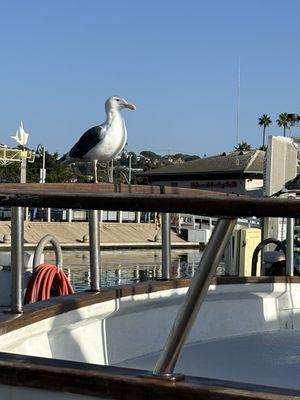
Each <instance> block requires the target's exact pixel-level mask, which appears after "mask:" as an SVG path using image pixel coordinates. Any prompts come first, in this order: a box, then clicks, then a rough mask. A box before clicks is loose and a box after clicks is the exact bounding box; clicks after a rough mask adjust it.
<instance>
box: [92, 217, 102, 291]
mask: <svg viewBox="0 0 300 400" xmlns="http://www.w3.org/2000/svg"><path fill="white" fill-rule="evenodd" d="M89 240H90V271H91V291H93V292H99V291H100V279H101V273H100V270H101V265H100V263H101V260H100V240H99V215H98V210H90V211H89Z"/></svg>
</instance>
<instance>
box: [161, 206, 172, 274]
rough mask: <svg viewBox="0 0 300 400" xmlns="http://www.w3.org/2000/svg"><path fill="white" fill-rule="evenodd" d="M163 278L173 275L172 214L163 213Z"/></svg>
mask: <svg viewBox="0 0 300 400" xmlns="http://www.w3.org/2000/svg"><path fill="white" fill-rule="evenodd" d="M161 247H162V278H163V279H170V276H171V273H170V271H171V224H170V214H169V213H161Z"/></svg>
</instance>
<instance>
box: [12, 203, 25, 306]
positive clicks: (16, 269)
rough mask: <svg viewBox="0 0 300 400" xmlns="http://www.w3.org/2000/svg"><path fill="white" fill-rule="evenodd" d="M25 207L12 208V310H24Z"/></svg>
mask: <svg viewBox="0 0 300 400" xmlns="http://www.w3.org/2000/svg"><path fill="white" fill-rule="evenodd" d="M23 273H24V209H23V208H22V207H12V208H11V312H12V313H15V314H18V313H22V312H23Z"/></svg>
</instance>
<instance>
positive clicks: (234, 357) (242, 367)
mask: <svg viewBox="0 0 300 400" xmlns="http://www.w3.org/2000/svg"><path fill="white" fill-rule="evenodd" d="M157 358H158V353H156V354H152V355H147V356H143V357H138V358H135V359H131V360H127V361H124V362H122V363H120V364H118V366H122V367H129V368H140V369H146V370H149V371H151V370H153V368H154V365H155V362H156V360H157ZM299 371H300V331H288V330H282V331H273V332H266V333H257V334H250V335H245V336H237V337H231V338H228V339H221V340H210V341H202V342H201V343H200V342H199V343H197V344H193V345H188V346H185V348H184V349H183V352H182V354H181V356H180V358H179V361H178V363H177V368H176V372H181V373H184V374H186V375H191V376H199V377H206V378H217V379H224V380H228V381H235V382H245V383H254V384H258V385H267V386H274V387H281V388H290V389H300V379H299Z"/></svg>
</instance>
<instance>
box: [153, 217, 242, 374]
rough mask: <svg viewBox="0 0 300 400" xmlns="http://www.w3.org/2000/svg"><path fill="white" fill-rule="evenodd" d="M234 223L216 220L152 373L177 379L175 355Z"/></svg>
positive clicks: (234, 220) (233, 220)
mask: <svg viewBox="0 0 300 400" xmlns="http://www.w3.org/2000/svg"><path fill="white" fill-rule="evenodd" d="M235 223H236V218H222V219H220V220H219V221H218V224H217V225H216V227H215V229H214V231H213V233H212V236H211V239H210V241H209V242H208V244H207V246H206V248H205V250H204V252H203V255H202V258H201V260H200V263H199V267H198V269H197V271H196V273H195V276H194V279H193V280H192V283H191V285H190V288H189V290H188V292H187V294H186V297H185V301H184V304H183V305H182V307H181V309H180V310H179V313H178V315H177V318H176V320H175V322H174V325H173V327H172V329H171V332H170V334H169V337H168V339H167V342H166V345H165V347H164V350H163V351H162V353H161V355H160V357H159V359H158V361H157V364H156V366H155V369H154V371H153V374H154V375H156V376H159V377H162V378H165V379H171V380H176V379H177V377H176V375H174V373H173V372H174V368H175V365H176V362H177V359H178V356H179V354H180V351H181V349H182V347H183V345H184V342H185V339H186V337H187V335H188V334H189V332H190V330H191V328H192V326H193V323H194V321H195V319H196V317H197V315H198V312H199V310H200V307H201V305H202V303H203V301H204V298H205V296H206V294H207V291H208V288H209V284H210V282H211V280H212V278H213V276H214V275H215V272H216V269H217V266H218V263H219V261H220V259H221V257H222V255H223V253H224V249H225V247H226V244H227V243H228V241H229V239H230V237H231V234H232V232H233V229H234V226H235ZM179 378H181V376H180V377H179Z"/></svg>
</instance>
